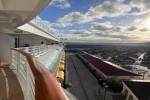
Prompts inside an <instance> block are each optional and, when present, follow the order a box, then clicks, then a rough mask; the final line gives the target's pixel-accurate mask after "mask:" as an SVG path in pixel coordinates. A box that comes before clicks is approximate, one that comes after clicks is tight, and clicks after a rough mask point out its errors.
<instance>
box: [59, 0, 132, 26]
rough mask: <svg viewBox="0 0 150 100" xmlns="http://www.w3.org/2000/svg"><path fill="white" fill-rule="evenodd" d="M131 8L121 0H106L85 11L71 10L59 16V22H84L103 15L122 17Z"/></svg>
mask: <svg viewBox="0 0 150 100" xmlns="http://www.w3.org/2000/svg"><path fill="white" fill-rule="evenodd" d="M130 10H131V7H130V6H129V5H126V4H124V3H123V2H122V1H121V0H115V1H104V2H103V3H102V4H100V5H98V6H96V7H91V8H90V9H89V10H88V11H87V12H85V13H81V12H70V13H68V14H67V15H65V16H64V17H62V18H59V19H58V23H66V22H67V23H72V22H75V23H77V24H83V23H88V22H91V21H94V20H95V19H101V18H103V17H110V18H111V17H120V16H123V15H125V14H127V13H128V12H129V11H130Z"/></svg>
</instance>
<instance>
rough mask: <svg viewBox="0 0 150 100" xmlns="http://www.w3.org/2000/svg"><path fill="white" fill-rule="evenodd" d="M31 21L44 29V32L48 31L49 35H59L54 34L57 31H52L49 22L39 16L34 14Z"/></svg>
mask: <svg viewBox="0 0 150 100" xmlns="http://www.w3.org/2000/svg"><path fill="white" fill-rule="evenodd" d="M31 23H33V24H35V25H36V26H38V27H40V28H42V29H44V30H45V31H46V32H48V33H52V34H51V35H52V36H53V37H57V38H58V37H59V36H58V35H56V34H57V33H54V32H53V31H52V28H51V26H52V25H51V23H50V22H48V21H46V20H42V19H41V18H40V17H39V16H36V17H35V18H34V19H33V20H31Z"/></svg>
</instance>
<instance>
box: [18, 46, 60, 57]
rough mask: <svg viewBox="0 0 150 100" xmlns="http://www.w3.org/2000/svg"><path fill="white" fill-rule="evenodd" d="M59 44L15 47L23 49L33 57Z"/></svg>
mask: <svg viewBox="0 0 150 100" xmlns="http://www.w3.org/2000/svg"><path fill="white" fill-rule="evenodd" d="M59 47H60V46H59V45H42V46H32V47H21V48H17V49H19V50H23V51H25V52H27V53H29V54H31V55H33V56H35V57H37V56H39V55H41V54H43V53H45V52H47V51H49V50H53V49H56V48H59Z"/></svg>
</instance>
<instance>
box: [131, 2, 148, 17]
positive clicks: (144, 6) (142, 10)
mask: <svg viewBox="0 0 150 100" xmlns="http://www.w3.org/2000/svg"><path fill="white" fill-rule="evenodd" d="M130 5H131V7H132V8H137V9H139V11H138V12H134V13H133V15H144V14H147V13H149V12H150V0H132V1H131V2H130Z"/></svg>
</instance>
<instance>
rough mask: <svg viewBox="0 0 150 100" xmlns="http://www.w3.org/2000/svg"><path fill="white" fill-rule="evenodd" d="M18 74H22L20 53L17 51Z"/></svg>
mask: <svg viewBox="0 0 150 100" xmlns="http://www.w3.org/2000/svg"><path fill="white" fill-rule="evenodd" d="M16 62H17V75H19V74H20V53H19V52H17V61H16Z"/></svg>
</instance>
